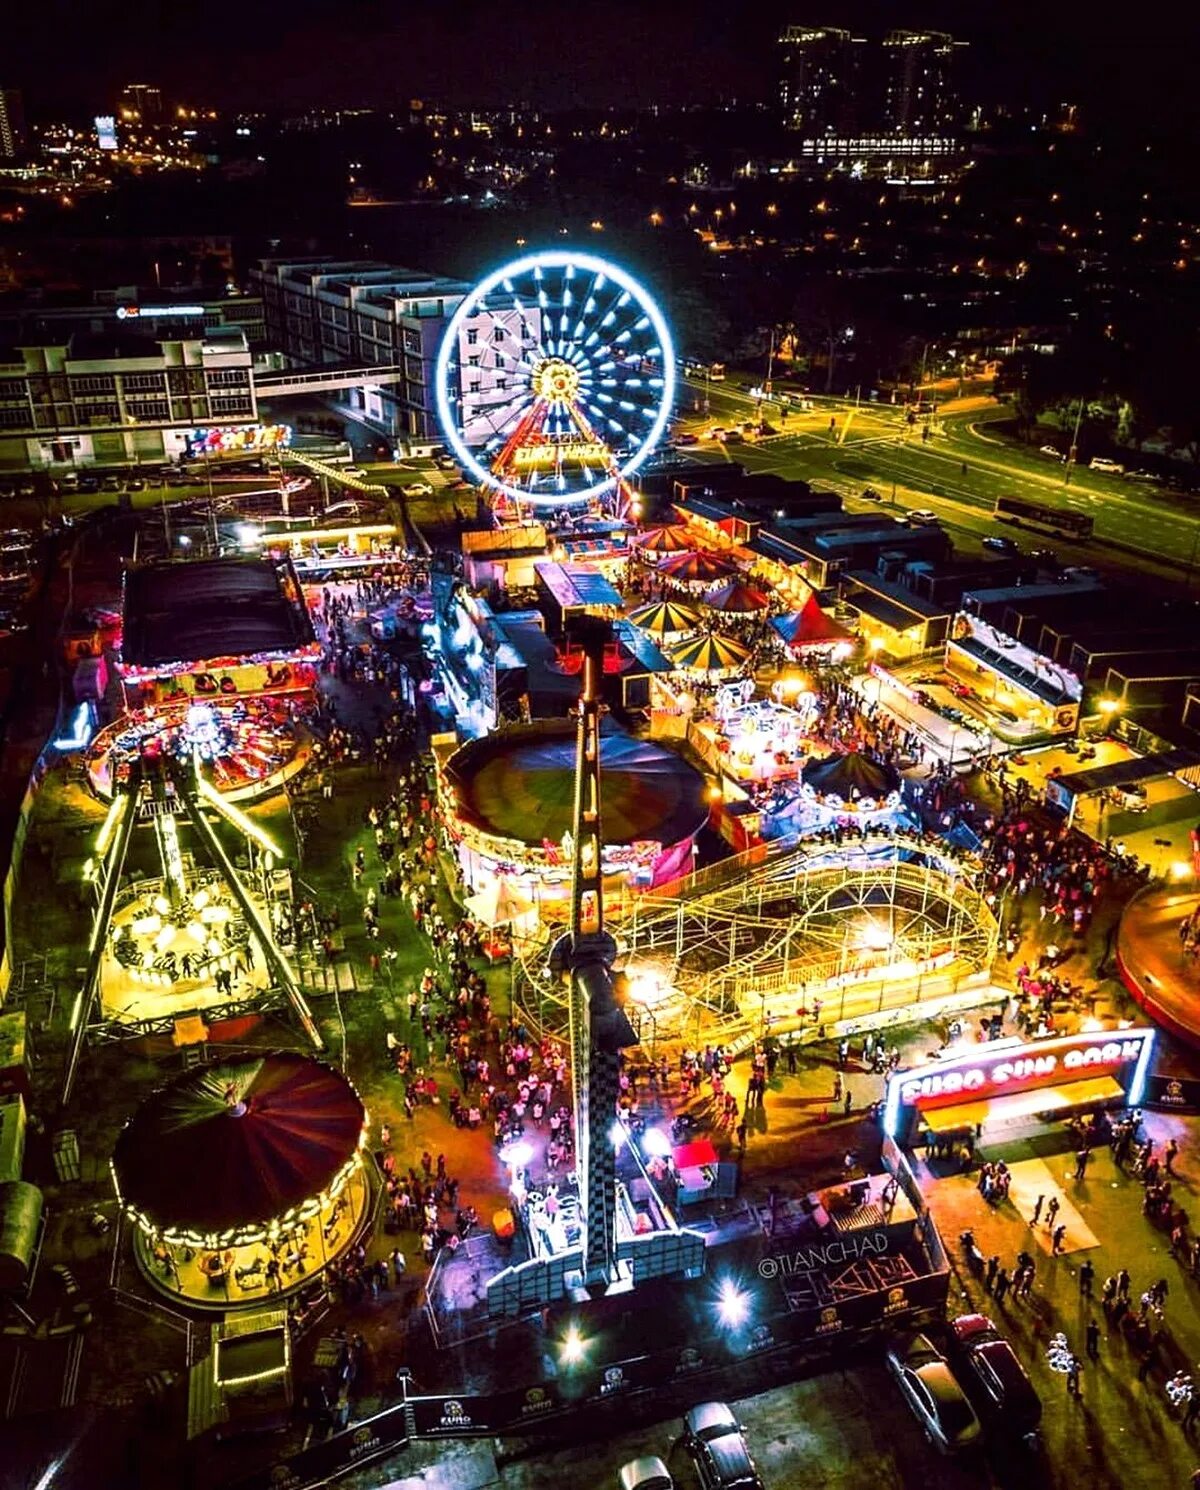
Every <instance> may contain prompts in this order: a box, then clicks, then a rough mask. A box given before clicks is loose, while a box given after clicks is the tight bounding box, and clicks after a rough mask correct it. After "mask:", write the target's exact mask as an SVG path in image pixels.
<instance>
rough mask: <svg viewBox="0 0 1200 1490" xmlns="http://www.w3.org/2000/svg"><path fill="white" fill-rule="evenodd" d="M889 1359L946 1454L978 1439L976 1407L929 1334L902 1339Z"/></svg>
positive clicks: (918, 1414) (922, 1420)
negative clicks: (969, 1399)
mask: <svg viewBox="0 0 1200 1490" xmlns="http://www.w3.org/2000/svg"><path fill="white" fill-rule="evenodd" d="M885 1359H886V1361H887V1367H888V1370H889V1371H890V1372H891V1373H892V1375H893V1376H894V1377H895V1378H896V1384H897V1385H898V1386H899V1388H900V1390H901V1392H902V1393H903V1394H904V1399H905V1401H906V1402H907V1403H908V1405H909V1407H910V1408H911V1409H912V1411H913V1414H914V1415H915V1417H916V1418H917V1421H918V1422H919V1423H920V1424H921V1427H922V1428H924V1430H925V1436H926V1437H927V1438H928V1439H929V1441H930V1443H932V1444H933V1445H934V1446H935V1447H936V1448H939V1449H940V1450H941V1451H942V1453H943V1454H955V1453H958V1452H959V1451H960V1450H962V1449H966V1448H970V1447H971V1446H972V1445H973V1444H975V1443H977V1442H978V1440H979V1437H980V1434H981V1432H982V1428H981V1427H980V1423H979V1419H978V1417H976V1415H975V1409H974V1408H973V1407H972V1406H971V1404H970V1402H968V1401H967V1397H966V1394H965V1393H964V1391H963V1389H962V1387H961V1386H960V1385H959V1383H958V1381H957V1379H956V1378H955V1376H954V1373H953V1372H952V1371H951V1369H950V1367H949V1365H948V1364H947V1363H946V1359H945V1357H944V1356H943V1355H942V1353H941V1352H940V1351H939V1350H938V1349H937V1348H936V1346H934V1345H933V1343H932V1342H931V1341H930V1340H929V1338H928V1337H927V1336H925V1335H916V1336H914V1337H913V1338H912V1339H911V1340H909V1341H907V1342H905V1341H899V1342H898V1343H897V1344H895V1345H893V1346H892V1347H891V1348H890V1349H889V1350H888V1352H887V1355H886V1357H885Z"/></svg>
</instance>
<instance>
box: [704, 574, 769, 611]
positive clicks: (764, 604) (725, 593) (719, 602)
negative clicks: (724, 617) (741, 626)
mask: <svg viewBox="0 0 1200 1490" xmlns="http://www.w3.org/2000/svg"><path fill="white" fill-rule="evenodd" d="M704 603H705V605H708V606H711V607H712V609H713V610H721V611H727V612H729V613H730V614H734V613H737V612H741V613H742V614H749V613H750V612H751V611H758V610H766V609H767V608H768V607H769V606H770V604H771V602H770V600H769V599H768V597H767V596H766V595H764V594H763V592H762V591H761V590H759V589H756V588H755V587H754V586H753V585H748V584H747V583H746V582H745V580H741V579H731V580H727V581H726V582H725V584H723V585H718V586H717V588H716V589H715V590H710V591H709V592H708V594H707V595H706V596H705V597H704Z"/></svg>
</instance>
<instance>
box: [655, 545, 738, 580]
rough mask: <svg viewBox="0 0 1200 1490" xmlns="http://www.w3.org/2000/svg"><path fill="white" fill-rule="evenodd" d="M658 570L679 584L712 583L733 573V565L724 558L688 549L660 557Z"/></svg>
mask: <svg viewBox="0 0 1200 1490" xmlns="http://www.w3.org/2000/svg"><path fill="white" fill-rule="evenodd" d="M658 572H659V573H660V574H663V575H665V576H666V577H667V578H668V579H673V580H675V581H677V582H678V583H679V584H681V585H712V584H715V583H716V582H717V580H719V579H726V578H728V576H729V575H731V574H732V573H733V566H732V565H731V564H727V563H726V562H725V561H724V559H716V558H714V557H713V556H712V555H711V554H698V553H693V552H692V551H691V550H690V549H689V550H688V552H687V553H679V554H668V555H667V556H666V558H665V559H661V560H660V561H659V565H658Z"/></svg>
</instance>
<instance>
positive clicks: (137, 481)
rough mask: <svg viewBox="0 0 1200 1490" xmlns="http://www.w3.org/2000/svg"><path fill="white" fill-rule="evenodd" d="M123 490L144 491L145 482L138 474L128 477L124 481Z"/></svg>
mask: <svg viewBox="0 0 1200 1490" xmlns="http://www.w3.org/2000/svg"><path fill="white" fill-rule="evenodd" d="M125 490H126V491H145V490H146V483H145V482H144V481H143V480H142V478H141V477H140V476H131V477H130V478H129V480H128V481H127V482H126V483H125Z"/></svg>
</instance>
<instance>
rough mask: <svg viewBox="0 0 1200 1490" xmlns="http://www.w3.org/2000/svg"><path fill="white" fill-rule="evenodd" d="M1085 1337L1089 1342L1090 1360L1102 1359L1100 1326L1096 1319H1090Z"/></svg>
mask: <svg viewBox="0 0 1200 1490" xmlns="http://www.w3.org/2000/svg"><path fill="white" fill-rule="evenodd" d="M1084 1339H1085V1341H1086V1344H1087V1357H1088V1360H1089V1361H1098V1360H1099V1359H1100V1326H1099V1325H1098V1324H1097V1323H1096V1321H1095V1320H1094V1319H1089V1320H1088V1322H1087V1330H1086V1332H1085V1335H1084Z"/></svg>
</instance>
